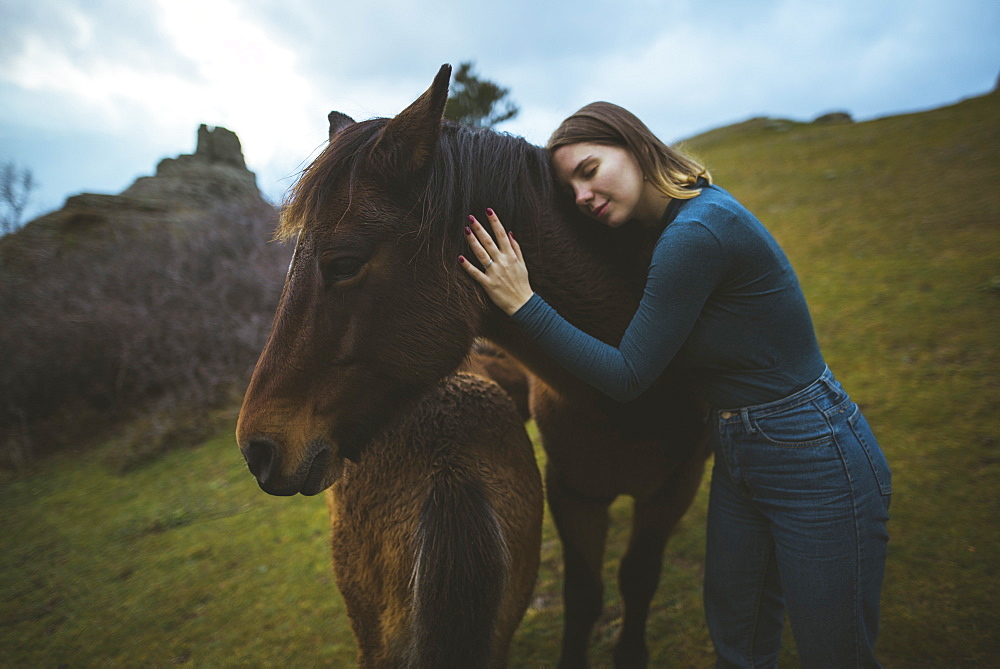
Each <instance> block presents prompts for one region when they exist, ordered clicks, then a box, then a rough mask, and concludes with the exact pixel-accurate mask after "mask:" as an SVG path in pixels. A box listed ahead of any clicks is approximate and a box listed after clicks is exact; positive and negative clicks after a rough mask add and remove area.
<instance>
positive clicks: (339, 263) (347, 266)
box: [322, 258, 364, 285]
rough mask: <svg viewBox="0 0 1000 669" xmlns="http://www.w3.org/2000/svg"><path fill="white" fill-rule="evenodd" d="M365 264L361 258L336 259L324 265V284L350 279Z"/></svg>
mask: <svg viewBox="0 0 1000 669" xmlns="http://www.w3.org/2000/svg"><path fill="white" fill-rule="evenodd" d="M363 265H364V262H363V261H362V260H361V259H360V258H335V259H333V260H330V261H329V262H325V263H323V266H322V272H323V282H324V283H325V284H327V285H330V284H332V283H336V282H337V281H342V280H344V279H349V278H351V277H352V276H354V275H355V274H357V273H358V271H359V270H360V269H361V267H362V266H363Z"/></svg>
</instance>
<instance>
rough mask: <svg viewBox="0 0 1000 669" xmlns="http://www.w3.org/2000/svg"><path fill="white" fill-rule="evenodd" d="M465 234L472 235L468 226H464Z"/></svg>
mask: <svg viewBox="0 0 1000 669" xmlns="http://www.w3.org/2000/svg"><path fill="white" fill-rule="evenodd" d="M465 234H467V235H471V234H472V228H470V227H469V226H465Z"/></svg>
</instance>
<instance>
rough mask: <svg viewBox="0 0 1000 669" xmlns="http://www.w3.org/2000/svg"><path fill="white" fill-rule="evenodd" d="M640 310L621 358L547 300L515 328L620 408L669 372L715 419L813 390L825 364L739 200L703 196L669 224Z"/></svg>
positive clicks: (768, 242)
mask: <svg viewBox="0 0 1000 669" xmlns="http://www.w3.org/2000/svg"><path fill="white" fill-rule="evenodd" d="M663 219H664V220H663V221H661V224H664V225H665V227H664V229H663V232H662V233H661V234H660V237H659V239H658V240H657V242H656V247H655V249H654V251H653V256H652V261H651V263H650V266H649V273H648V275H647V278H646V286H645V290H644V292H643V296H642V300H641V301H640V303H639V307H638V309H637V311H636V313H635V316H633V318H632V321H631V322H630V323H629V325H628V328H627V329H626V330H625V333H624V335H623V336H622V338H621V341H620V342H619V343H618V345H617V346H613V345H610V344H607V343H604V342H602V341H600V340H598V339H596V338H594V337H592V336H590V335H588V334H586V333H584V332H583V331H581V330H579V329H578V328H576V327H575V326H573V325H572V324H570V323H569V322H568V321H566V319H564V318H563V317H562V316H560V315H559V314H558V313H556V311H555V310H554V309H553V308H552V307H551V306H550V305H549V304H548V303H546V302H545V300H544V299H542V297H540V296H539V295H538V294H537V293H536V294H535V295H533V296H532V297H531V299H529V300H528V302H527V303H525V304H524V306H522V307H521V308H520V309H519V310H518V311H517V312H515V313H514V314H513V316H512V318H513V320H514V321H515V322H516V323H518V324H519V325H520V326H521V327H522V328H523V329H524V330H525V331H526V332H527V333H528V334H529V335H530V336H531V337H532V338H533V339H534V340H535V341H537V342H538V343H539V345H540V346H541V347H542V348H543V349H544V350H545V351H546V352H547V353H548V354H549V355H551V356H552V357H553V358H555V359H556V360H557V361H558V362H559V363H560V364H561V365H563V366H564V367H566V368H567V369H568V370H570V371H571V372H572V373H574V374H575V375H576V376H578V377H580V378H581V379H583V380H584V381H586V382H588V383H589V384H591V385H592V386H594V387H595V388H597V389H598V390H600V391H601V392H603V393H604V394H606V395H608V396H610V397H612V398H613V399H616V400H618V401H620V402H624V401H628V400H630V399H634V398H635V397H638V396H639V395H640V394H642V392H643V391H644V390H646V389H647V388H648V387H649V386H650V385H652V383H653V382H654V381H655V380H656V379H657V377H659V376H660V374H661V373H662V372H663V370H664V369H665V368H666V367H667V364H668V363H670V362H671V361H674V360H676V363H677V364H679V365H682V366H683V367H685V368H686V369H688V370H689V371H690V373H691V377H692V379H693V380H694V383H695V384H696V385H697V386H698V388H699V390H700V391H701V394H702V396H703V397H704V398H705V400H706V401H707V402H708V403H709V404H711V405H712V406H713V407H716V408H737V407H744V406H751V405H755V404H762V403H764V402H770V401H773V400H776V399H780V398H782V397H785V396H787V395H789V394H791V393H793V392H795V391H796V390H799V389H801V388H804V387H805V386H807V385H808V384H809V383H811V382H813V381H815V380H816V379H817V378H818V377H819V376H820V374H822V373H823V370H824V368H825V363H824V361H823V357H822V355H821V353H820V350H819V345H818V343H817V341H816V335H815V331H814V329H813V324H812V319H811V317H810V315H809V309H808V307H807V305H806V300H805V297H804V295H803V294H802V289H801V287H800V286H799V282H798V279H797V277H796V276H795V272H794V270H793V269H792V266H791V264H790V263H789V261H788V258H787V257H786V256H785V254H784V252H783V251H782V250H781V247H779V246H778V243H777V242H776V241H775V240H774V238H773V237H772V236H771V234H770V233H769V232H768V231H767V230H766V229H765V228H764V226H763V225H762V224H761V223H760V221H758V220H757V218H756V217H755V216H754V215H753V214H751V213H750V212H749V211H748V210H747V209H746V208H745V207H744V206H743V205H741V204H740V203H739V202H738V201H737V200H736V199H735V198H734V197H733V196H732V195H730V194H729V193H728V192H726V191H725V190H723V189H722V188H719V187H717V186H709V185H704V187H703V188H702V190H701V194H700V195H698V196H697V197H694V198H692V199H689V200H681V199H674V200H672V201H671V202H670V204H669V206H668V207H667V209H666V211H665V212H664V215H663Z"/></svg>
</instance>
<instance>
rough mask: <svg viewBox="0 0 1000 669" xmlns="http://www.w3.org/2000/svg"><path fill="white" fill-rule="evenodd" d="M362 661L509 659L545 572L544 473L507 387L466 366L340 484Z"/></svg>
mask: <svg viewBox="0 0 1000 669" xmlns="http://www.w3.org/2000/svg"><path fill="white" fill-rule="evenodd" d="M327 502H328V505H329V508H330V521H331V529H332V533H331V536H332V546H333V563H334V569H335V572H336V578H337V586H338V587H339V588H340V591H341V593H342V594H343V596H344V601H345V602H346V604H347V610H348V614H349V615H350V618H351V625H352V628H353V630H354V636H355V638H356V639H357V642H358V664H359V665H360V666H362V667H420V668H421V669H423V668H428V667H441V668H442V669H445V668H450V667H498V668H499V667H504V666H506V661H507V650H508V647H509V645H510V640H511V637H512V636H513V635H514V631H515V630H516V629H517V626H518V624H519V623H520V621H521V618H522V616H523V615H524V611H525V609H526V608H527V606H528V602H529V601H530V600H531V591H532V588H533V587H534V584H535V577H536V575H537V573H538V554H539V544H540V541H541V524H542V505H543V500H542V482H541V477H540V476H539V474H538V467H537V466H536V464H535V458H534V452H533V450H532V446H531V440H530V439H529V438H528V435H527V433H526V432H525V431H524V425H523V421H522V419H521V417H520V415H519V414H518V413H517V411H516V409H515V407H514V406H513V404H512V403H511V401H510V399H509V398H508V397H507V396H506V395H505V394H504V392H503V391H502V390H501V389H500V388H499V386H497V385H496V384H494V383H492V382H489V381H485V380H483V379H481V378H478V377H476V376H472V375H468V374H457V375H454V376H450V377H448V378H446V379H445V381H443V382H442V383H440V384H438V385H437V386H435V387H434V388H433V389H432V390H431V392H430V393H428V394H426V395H423V396H422V397H421V398H420V400H419V401H418V403H417V404H416V405H415V406H414V407H413V408H411V409H409V410H408V411H406V412H405V413H404V414H403V416H402V417H401V418H400V419H399V420H397V421H394V422H393V423H392V424H391V425H390V426H389V427H387V428H386V429H384V430H382V431H381V432H380V433H379V434H378V435H376V437H375V438H373V439H372V440H371V442H369V443H368V444H367V445H366V448H365V451H364V454H363V456H362V457H361V460H360V462H359V463H353V462H347V463H346V464H345V465H344V470H343V473H342V474H341V476H340V478H339V479H337V482H336V483H334V484H333V486H332V487H331V488H329V489H328V490H327Z"/></svg>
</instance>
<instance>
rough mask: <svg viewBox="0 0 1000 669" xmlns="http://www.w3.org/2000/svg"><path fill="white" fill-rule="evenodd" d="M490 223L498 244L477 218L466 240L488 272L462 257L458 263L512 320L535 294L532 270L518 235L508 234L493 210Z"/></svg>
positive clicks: (488, 216) (471, 218) (489, 213)
mask: <svg viewBox="0 0 1000 669" xmlns="http://www.w3.org/2000/svg"><path fill="white" fill-rule="evenodd" d="M486 219H487V220H488V221H489V222H490V226H491V227H492V228H493V234H494V235H495V236H496V239H497V241H496V243H494V241H493V238H492V237H490V235H489V233H488V232H486V228H484V227H483V226H482V225H480V223H479V221H477V220H476V217H475V216H469V225H468V227H466V228H465V240H466V241H467V242H469V248H470V249H471V250H472V255H474V256H475V257H476V258H477V259H479V262H481V263H482V265H483V268H484V269H482V270H480V269H479V268H478V267H476V266H475V265H473V264H472V263H471V262H469V261H468V260H466V259H465V258H464V257H462V256H459V257H458V261H459V262H460V263H462V267H464V268H465V271H466V272H468V273H469V276H471V277H472V278H473V279H475V280H476V281H478V282H479V285H481V286H482V287H483V288H485V289H486V294H487V295H489V296H490V299H491V300H493V303H494V304H496V305H497V306H498V307H500V309H502V310H503V312H504V313H505V314H507V315H508V316H510V315H511V314H513V313H514V312H515V311H517V310H518V309H520V308H521V307H522V306H524V303H525V302H527V301H528V299H530V298H531V296H532V294H533V293H534V291H532V290H531V284H529V283H528V268H527V267H526V266H525V264H524V258H523V257H522V256H521V247H520V246H518V244H517V241H515V240H514V235H513V234H511V233H508V232H507V231H505V230H504V228H503V226H502V225H501V224H500V219H499V218H497V215H496V214H495V213H493V210H492V209H487V210H486Z"/></svg>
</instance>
